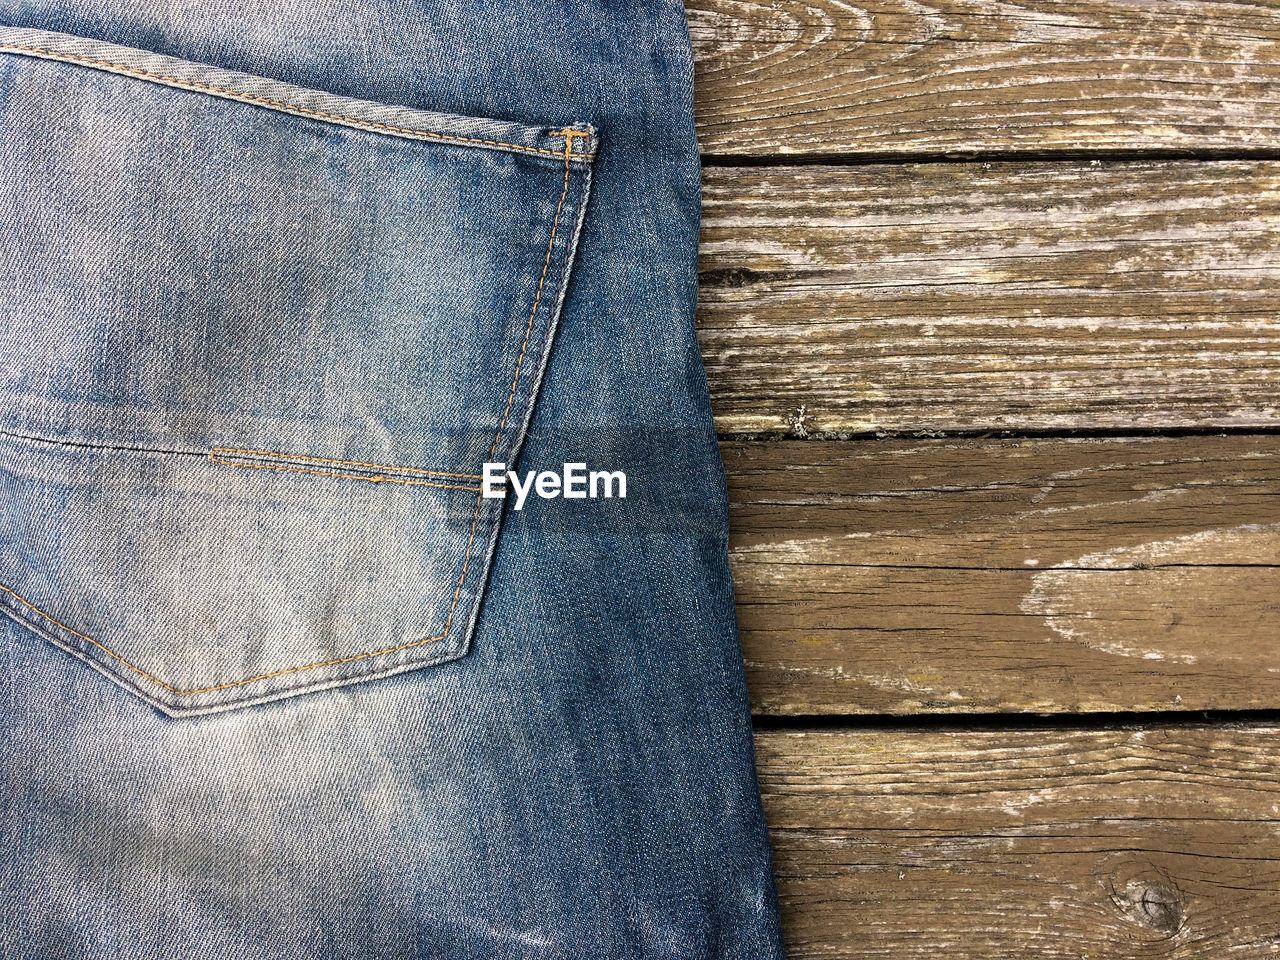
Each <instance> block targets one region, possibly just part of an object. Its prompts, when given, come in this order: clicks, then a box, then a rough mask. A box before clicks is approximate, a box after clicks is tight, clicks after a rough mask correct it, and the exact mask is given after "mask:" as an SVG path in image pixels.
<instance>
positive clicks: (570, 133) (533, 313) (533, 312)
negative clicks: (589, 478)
mask: <svg viewBox="0 0 1280 960" xmlns="http://www.w3.org/2000/svg"><path fill="white" fill-rule="evenodd" d="M557 133H559V134H560V135H561V136H563V137H564V140H565V145H564V151H563V153H562V154H561V156H563V157H564V186H563V188H562V189H561V191H560V201H559V203H557V204H556V212H555V215H554V217H553V218H552V221H551V235H550V237H549V238H548V240H547V253H546V256H545V258H544V259H543V264H542V274H541V276H540V277H539V279H538V288H537V291H536V292H535V294H534V298H533V306H532V307H531V308H530V311H529V321H528V323H527V324H526V326H525V334H524V342H523V344H522V345H521V347H520V355H519V357H518V358H517V359H516V370H515V374H514V376H513V377H512V380H511V392H510V394H509V395H508V397H507V406H506V410H505V411H504V412H503V415H502V419H501V420H500V421H499V423H498V429H497V431H496V432H495V434H494V438H493V445H492V446H491V447H490V451H489V456H490V458H491V459H492V457H493V455H494V453H495V452H496V451H497V448H498V441H499V440H500V439H501V437H502V431H503V429H504V428H505V427H506V423H507V417H508V415H509V414H510V412H511V405H512V403H513V402H514V400H515V395H516V388H517V385H518V384H519V382H520V368H521V366H522V365H523V362H524V355H525V351H526V350H527V349H528V346H529V337H530V335H531V334H532V332H533V324H534V320H535V319H536V317H537V315H538V305H539V304H540V303H541V299H542V289H543V286H544V285H545V283H546V279H547V270H548V268H549V267H550V266H551V256H552V253H553V251H554V248H555V240H556V232H557V228H558V227H559V223H560V213H561V211H562V210H563V209H564V201H565V198H566V197H568V195H569V175H570V172H571V170H572V168H571V166H570V159H571V158H572V157H573V156H574V154H573V153H572V150H573V138H574V137H579V136H590V134H587V133H583V132H582V131H576V130H560V131H557ZM579 156H581V155H580V154H579ZM568 254H569V251H566V253H565V256H566V257H567V256H568ZM567 275H568V269H567V264H566V270H565V272H564V274H563V275H562V277H561V283H563V282H564V278H565V277H566V276H567ZM483 499H484V498H483V491H481V492H480V493H478V494H477V495H476V506H475V512H474V513H473V515H472V518H471V532H470V534H469V536H468V538H467V547H466V553H465V555H464V557H463V561H462V572H461V573H460V574H459V576H458V583H457V586H456V587H455V588H454V591H453V600H452V602H451V603H450V604H449V613H448V615H447V616H446V617H445V622H444V632H442V633H441V634H439V635H438V636H434V637H425V638H423V639H420V640H411V641H409V642H408V643H402V644H400V645H398V646H394V647H388V648H386V649H384V650H375V651H372V652H370V653H361V654H355V655H353V656H350V657H341V658H338V659H334V660H324V661H321V662H319V663H309V664H306V665H304V666H300V667H290V668H288V669H285V670H276V671H273V672H271V673H264V674H259V675H258V676H254V677H249V678H248V679H246V680H236V681H233V682H231V683H223V684H218V685H215V686H209V687H202V688H199V689H194V690H182V689H179V688H178V687H175V686H174V685H173V684H170V683H166V682H165V681H164V680H161V679H160V678H159V677H157V676H155V675H153V674H151V673H148V672H147V671H146V670H144V669H142V668H141V667H138V666H135V665H134V664H132V663H130V662H129V661H128V660H125V659H124V658H123V657H121V656H120V655H119V654H117V653H115V652H113V651H112V650H110V649H109V648H108V647H106V646H104V645H103V644H101V643H99V642H98V641H97V640H95V639H93V637H91V636H89V635H88V634H85V633H81V632H80V631H79V630H75V629H72V628H71V627H68V626H67V625H66V624H64V623H62V622H60V621H58V620H56V619H54V618H53V617H52V616H50V615H49V614H47V613H45V612H44V611H43V610H41V609H40V608H39V607H37V606H36V605H35V604H33V603H31V602H30V601H29V600H27V599H26V598H25V597H23V596H22V595H20V594H19V593H18V592H17V591H15V590H13V589H12V588H10V587H8V586H6V585H4V584H0V592H3V593H6V594H8V595H9V596H11V597H13V599H14V600H16V601H17V602H18V603H20V604H22V606H24V607H26V608H27V609H29V610H31V611H32V612H33V613H35V614H37V615H39V616H40V617H42V618H44V619H45V620H47V621H48V622H49V623H51V624H53V625H54V626H56V627H57V628H59V629H60V630H63V631H65V632H67V633H69V634H71V635H73V636H76V637H79V638H81V639H82V640H85V641H87V642H89V643H91V644H93V646H95V647H97V648H98V649H99V650H101V651H102V652H103V653H105V654H106V655H107V656H109V657H111V659H113V660H115V661H116V662H117V663H120V664H123V665H124V666H125V667H127V668H128V669H130V670H132V671H133V672H134V673H136V674H138V675H139V676H142V677H145V678H146V679H148V680H150V681H151V682H152V683H155V684H157V685H158V686H160V687H163V688H164V689H166V690H168V691H170V692H171V693H173V694H174V695H176V696H196V695H198V694H204V693H215V692H217V691H220V690H228V689H231V688H233V687H240V686H244V685H245V684H249V683H256V682H258V681H260V680H270V679H272V678H275V677H283V676H289V675H290V674H294V673H302V672H304V671H307V670H318V669H320V668H322V667H333V666H338V665H339V664H343V663H352V662H354V661H357V660H367V659H371V658H373V657H381V656H386V655H387V654H392V653H398V652H399V651H401V650H408V649H411V648H413V647H419V646H422V645H424V644H427V643H435V642H437V641H440V640H443V639H444V638H445V637H447V636H448V635H449V631H450V629H451V627H452V624H453V616H454V613H455V612H456V611H457V607H458V600H459V598H460V597H461V595H462V587H463V585H464V583H465V582H466V578H467V568H468V566H469V565H470V562H471V552H472V547H473V546H474V544H475V539H476V528H477V526H478V524H479V520H480V507H481V504H482V503H483Z"/></svg>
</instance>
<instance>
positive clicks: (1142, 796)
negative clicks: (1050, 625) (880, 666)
mask: <svg viewBox="0 0 1280 960" xmlns="http://www.w3.org/2000/svg"><path fill="white" fill-rule="evenodd" d="M756 742H757V750H758V755H759V760H760V779H761V788H762V790H763V794H764V800H765V813H766V816H767V818H768V820H769V823H770V830H771V834H772V839H773V845H774V856H775V862H776V869H777V875H778V884H779V893H780V896H781V900H782V905H783V928H784V934H785V937H786V939H787V941H788V948H789V949H788V954H787V955H788V957H789V958H790V960H808V958H826V960H831V958H845V957H847V958H854V957H857V958H861V960H865V958H874V957H884V958H892V960H904V958H913V957H920V958H928V960H935V958H937V957H949V956H955V957H965V958H970V960H1024V958H1026V957H1037V958H1040V960H1080V958H1082V957H1085V958H1107V960H1130V958H1132V960H1156V958H1159V960H1201V958H1204V957H1237V958H1242V960H1249V958H1261V957H1274V956H1275V955H1276V953H1277V951H1280V932H1278V931H1277V925H1276V916H1277V914H1278V913H1280V751H1277V749H1276V744H1277V743H1280V727H1266V726H1250V727H1185V728H1177V729H1167V728H1156V729H1148V730H1143V729H1128V730H1101V731H1000V732H992V731H979V730H964V731H955V732H930V731H919V730H906V731H876V732H865V733H857V732H836V731H824V732H809V733H780V732H762V733H758V734H757V738H756Z"/></svg>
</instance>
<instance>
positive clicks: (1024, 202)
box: [686, 0, 1280, 960]
mask: <svg viewBox="0 0 1280 960" xmlns="http://www.w3.org/2000/svg"><path fill="white" fill-rule="evenodd" d="M686 9H687V11H688V16H689V23H690V32H691V35H692V37H693V40H694V46H695V56H696V63H695V100H696V108H697V114H698V118H697V119H698V131H699V140H700V143H701V146H702V149H703V151H704V157H709V158H713V162H712V163H710V164H708V165H707V166H706V167H705V168H704V180H703V188H704V189H703V197H704V206H703V234H702V248H701V256H700V270H699V279H700V295H699V311H698V327H699V338H700V343H701V346H702V351H703V358H704V361H705V364H706V367H707V373H708V379H709V383H710V387H711V393H712V405H713V408H714V411H715V416H716V423H717V428H718V429H719V430H720V432H721V435H722V438H723V441H722V445H721V450H722V454H723V456H724V460H725V465H726V470H727V473H728V479H729V490H730V503H731V544H730V549H731V559H732V563H733V568H734V582H735V590H736V594H737V600H738V613H739V619H740V625H741V628H742V643H743V652H744V656H745V659H746V663H747V678H748V686H749V688H750V693H751V698H752V707H753V709H754V710H755V712H756V714H757V716H758V717H760V718H762V719H761V724H760V726H761V729H760V730H759V731H758V733H757V748H758V754H759V763H760V778H761V785H762V789H763V793H764V798H765V807H766V814H767V816H768V819H769V823H770V828H771V834H772V838H773V844H774V851H775V862H776V868H777V873H778V879H779V889H780V893H781V897H782V904H783V922H784V931H785V937H786V940H787V943H788V956H789V957H790V958H791V960H808V958H815V960H816V958H828V960H834V958H855V957H857V958H876V957H883V958H886V960H899V958H914V957H920V958H929V960H933V958H936V957H951V956H954V957H964V958H975V960H1022V958H1024V957H1038V958H1045V960H1084V958H1090V960H1098V958H1107V960H1128V958H1133V960H1156V958H1160V960H1200V958H1203V957H1210V956H1212V957H1238V958H1244V960H1252V958H1262V957H1275V956H1278V955H1280V925H1277V921H1276V919H1275V918H1276V917H1277V916H1280V857H1278V856H1276V855H1275V851H1277V850H1280V726H1276V725H1270V726H1267V725H1262V724H1257V725H1250V726H1244V725H1240V724H1229V723H1222V722H1218V723H1215V724H1202V723H1197V722H1196V721H1195V717H1196V714H1195V713H1194V712H1192V711H1199V710H1210V709H1212V710H1219V711H1231V710H1241V709H1264V710H1265V709H1272V710H1276V709H1280V432H1278V431H1277V429H1276V428H1277V427H1280V282H1278V281H1280V229H1278V227H1280V110H1277V109H1276V107H1277V105H1278V104H1280V0H1262V2H1249V3H1227V2H1198V0H1158V2H1157V0H1025V2H1013V3H1003V2H1001V3H994V4H993V3H986V2H980V0H923V2H915V0H912V2H905V0H902V2H900V0H873V2H852V3H849V2H844V0H804V2H794V0H768V2H748V0H687V2H686ZM925 161H933V162H925ZM939 161H945V162H939ZM735 164H737V165H735ZM782 164H790V165H782ZM1217 428H1231V432H1230V433H1229V434H1215V432H1214V431H1215V430H1216V429H1217ZM1082 431H1084V432H1093V434H1094V435H1093V436H1085V437H1079V438H1077V439H1062V437H1064V436H1069V435H1074V434H1079V433H1080V432H1082ZM997 433H998V434H999V435H1000V436H999V437H996V436H994V434H997ZM913 434H915V435H920V436H925V437H931V438H933V439H920V440H909V439H880V438H881V437H885V436H891V435H897V436H899V437H901V436H910V435H913ZM1033 435H1039V436H1038V437H1037V436H1033ZM1055 436H1056V437H1059V439H1052V437H1055ZM1099 436H1105V437H1107V438H1105V439H1101V438H1099ZM785 437H790V438H796V439H782V438H785ZM804 438H807V439H804ZM1100 711H1101V712H1108V713H1110V712H1121V713H1130V712H1131V713H1135V714H1137V715H1139V717H1140V716H1141V715H1142V714H1143V713H1144V712H1148V711H1161V714H1162V718H1163V719H1162V720H1161V721H1160V722H1159V723H1158V724H1153V725H1149V726H1148V727H1146V728H1145V729H1143V728H1140V727H1132V728H1122V729H1116V728H1107V727H1106V726H1105V725H1102V724H1099V722H1098V719H1097V716H1096V714H1097V712H1100ZM1176 711H1187V723H1186V724H1172V723H1169V722H1168V717H1169V715H1170V714H1171V713H1172V712H1176ZM1033 713H1034V714H1048V715H1052V716H1053V717H1054V719H1053V720H1051V721H1043V720H1042V721H1035V722H1034V723H1032V722H1030V721H1029V720H1028V717H1027V715H1028V714H1033ZM956 714H983V715H984V717H983V722H982V724H981V729H978V728H977V726H978V725H977V724H976V722H975V721H974V720H970V721H969V723H970V724H971V726H970V728H969V729H948V727H955V726H956V724H957V723H964V722H965V721H964V720H963V718H957V717H955V716H954V715H956ZM870 715H880V716H881V717H882V718H883V717H884V716H886V715H900V716H904V717H906V716H910V717H911V722H910V723H909V724H908V723H904V725H903V728H902V729H896V730H893V729H886V728H885V723H886V722H890V721H886V720H884V719H881V720H878V721H876V729H874V730H863V731H862V732H859V731H858V729H857V728H858V725H859V723H860V722H869V721H868V720H867V718H868V717H869V716H870ZM946 715H951V716H946ZM1276 715H1277V716H1280V713H1278V714H1276ZM816 717H822V718H823V719H822V720H821V721H819V720H817V719H815V718H816ZM944 717H945V719H946V721H947V722H945V723H944ZM842 718H843V719H842ZM892 722H896V721H892ZM1059 726H1060V727H1061V729H1059Z"/></svg>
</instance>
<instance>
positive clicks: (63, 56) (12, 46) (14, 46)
mask: <svg viewBox="0 0 1280 960" xmlns="http://www.w3.org/2000/svg"><path fill="white" fill-rule="evenodd" d="M0 50H25V51H26V52H28V53H39V54H45V55H46V56H49V57H51V58H52V59H54V60H65V61H66V62H68V63H81V64H91V65H94V66H99V67H111V68H112V69H113V70H118V71H120V72H121V73H126V74H130V75H132V76H136V77H142V78H144V79H150V80H160V81H164V82H166V83H176V84H179V85H180V86H183V87H195V88H196V89H197V90H207V91H209V92H210V93H221V94H226V95H228V96H230V97H233V98H234V99H236V100H242V101H245V102H247V103H261V104H266V105H268V106H271V107H277V108H279V109H281V110H284V111H286V112H288V113H296V114H299V115H300V116H307V117H323V118H325V119H326V120H341V121H342V122H343V123H348V124H351V125H352V126H358V127H365V128H368V129H370V130H388V131H391V132H392V133H403V134H411V135H413V136H415V137H426V138H429V139H432V140H449V141H455V142H458V143H484V144H489V145H491V146H495V147H507V148H508V149H511V150H520V151H523V152H524V153H540V154H545V155H546V156H549V157H558V156H560V151H559V150H541V149H539V148H538V147H526V146H525V145H524V144H520V143H506V142H505V141H502V140H485V139H482V138H480V137H459V136H454V135H451V134H447V133H433V132H432V131H430V130H415V129H413V128H411V127H395V126H391V125H389V124H385V123H375V122H374V121H372V120H357V119H356V118H355V117H348V116H345V115H343V114H340V113H325V112H324V111H323V110H311V109H309V108H307V107H298V106H294V105H293V104H291V103H286V102H285V101H283V100H271V99H269V98H268V97H259V96H255V95H254V94H251V93H243V92H241V91H239V90H232V89H229V88H227V87H215V86H213V85H211V84H208V83H200V82H199V81H197V80H184V79H182V78H181V77H171V76H169V75H168V74H164V73H152V72H151V71H149V70H142V69H140V68H138V67H127V66H125V65H124V64H122V63H116V62H114V61H112V60H95V59H94V58H93V57H82V56H78V55H77V54H73V53H63V52H62V51H61V50H49V49H47V48H45V47H27V46H23V45H22V44H20V43H4V44H0ZM556 132H559V131H556ZM574 133H575V134H576V135H578V136H589V134H586V133H582V132H581V131H574ZM576 156H579V157H592V156H594V154H591V153H580V154H576Z"/></svg>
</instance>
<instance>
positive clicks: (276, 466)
mask: <svg viewBox="0 0 1280 960" xmlns="http://www.w3.org/2000/svg"><path fill="white" fill-rule="evenodd" d="M220 453H224V454H233V455H235V456H241V457H250V456H253V457H260V458H266V457H273V458H277V459H280V460H284V461H295V460H300V461H305V462H308V463H317V464H326V465H329V464H332V465H335V466H347V467H371V468H373V469H375V470H379V471H386V472H389V473H409V474H415V475H418V476H429V477H455V478H460V479H464V480H480V479H483V478H482V477H481V476H480V474H478V473H448V472H446V471H444V470H422V469H419V468H417V467H394V466H391V465H390V464H385V463H365V462H363V461H360V460H330V459H328V458H327V457H307V456H303V455H302V454H296V453H277V452H275V451H272V450H239V449H236V448H234V447H214V448H213V449H212V450H210V451H209V459H210V460H212V461H213V462H214V463H222V464H226V465H227V466H229V467H244V468H246V469H251V470H288V471H291V472H293V473H310V474H315V475H316V476H321V477H347V478H350V479H353V480H368V481H370V482H371V483H405V484H413V485H416V486H423V487H441V488H443V489H445V490H476V489H479V488H478V487H477V486H476V484H474V483H440V482H438V481H435V480H418V479H413V478H411V477H394V476H391V477H389V476H385V475H383V474H382V473H367V472H366V473H355V472H346V473H343V472H341V471H339V470H319V469H315V468H311V467H298V466H289V465H288V464H287V462H286V463H250V462H246V461H245V460H228V459H226V458H224V457H219V456H218V454H220Z"/></svg>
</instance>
